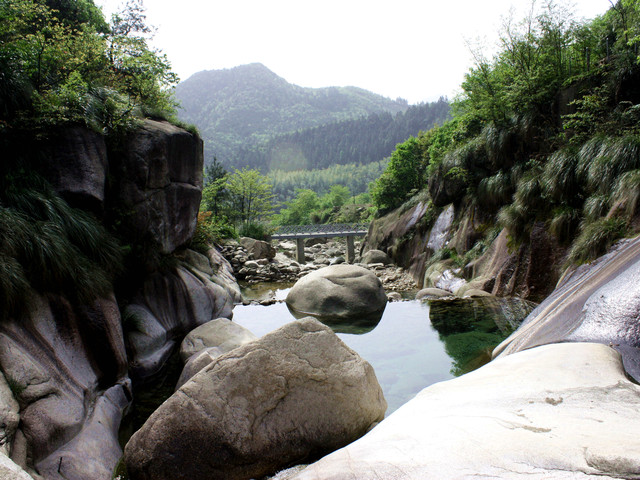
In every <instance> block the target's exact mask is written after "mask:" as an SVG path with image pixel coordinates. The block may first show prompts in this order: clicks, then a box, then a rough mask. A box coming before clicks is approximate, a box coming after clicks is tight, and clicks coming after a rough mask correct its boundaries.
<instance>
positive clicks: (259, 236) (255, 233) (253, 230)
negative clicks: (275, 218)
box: [239, 222, 273, 240]
mask: <svg viewBox="0 0 640 480" xmlns="http://www.w3.org/2000/svg"><path fill="white" fill-rule="evenodd" d="M272 232H273V229H272V228H271V227H269V226H268V225H266V224H264V223H261V222H249V223H245V224H243V225H242V226H241V227H240V232H239V236H241V237H249V238H255V239H256V240H266V239H267V238H268V237H269V235H271V233H272Z"/></svg>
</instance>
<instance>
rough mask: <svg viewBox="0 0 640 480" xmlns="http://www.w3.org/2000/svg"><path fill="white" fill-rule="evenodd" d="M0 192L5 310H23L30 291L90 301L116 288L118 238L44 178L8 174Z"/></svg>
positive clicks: (0, 306)
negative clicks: (55, 189) (74, 205)
mask: <svg viewBox="0 0 640 480" xmlns="http://www.w3.org/2000/svg"><path fill="white" fill-rule="evenodd" d="M2 184H3V185H2V186H3V189H2V192H1V193H0V236H1V237H2V238H3V239H5V241H4V242H2V245H1V247H0V271H1V272H2V274H1V275H0V287H1V288H0V292H1V294H0V311H1V312H3V314H4V315H12V314H16V313H17V312H19V311H21V310H22V309H23V308H24V306H25V305H26V303H27V302H28V297H29V295H30V294H31V292H33V291H36V292H40V293H45V292H51V293H64V294H65V295H67V296H71V297H72V299H76V300H77V301H80V302H84V303H87V302H90V301H92V300H94V299H95V298H97V297H100V296H104V295H108V294H109V292H111V291H112V282H113V280H114V278H115V277H116V275H118V274H119V273H120V272H121V271H122V268H123V267H122V252H121V249H120V247H119V245H118V243H117V242H116V240H115V239H114V238H113V237H112V236H111V235H110V234H109V233H108V232H107V231H106V230H105V229H104V228H103V227H102V225H101V224H100V223H99V222H97V221H96V220H95V219H94V218H93V217H92V216H91V215H89V214H88V213H86V212H84V211H82V210H78V209H75V208H72V207H70V206H69V205H68V204H67V203H66V202H65V201H64V200H63V199H62V198H60V197H58V196H57V195H56V194H55V193H53V192H52V191H51V189H50V188H49V187H48V186H47V185H46V184H45V183H44V182H43V181H42V180H40V179H38V178H36V177H33V176H26V175H23V174H21V175H19V176H11V177H8V176H6V177H4V178H3V179H2Z"/></svg>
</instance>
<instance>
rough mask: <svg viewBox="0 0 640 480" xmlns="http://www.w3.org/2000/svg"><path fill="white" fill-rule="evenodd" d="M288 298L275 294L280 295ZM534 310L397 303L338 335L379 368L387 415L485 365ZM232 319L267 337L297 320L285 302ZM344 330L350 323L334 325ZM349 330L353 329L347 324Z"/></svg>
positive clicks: (513, 305) (511, 305)
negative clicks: (433, 386) (375, 318)
mask: <svg viewBox="0 0 640 480" xmlns="http://www.w3.org/2000/svg"><path fill="white" fill-rule="evenodd" d="M283 295H285V296H286V293H284V292H276V296H277V297H278V298H283ZM532 308H533V304H530V303H529V302H523V301H522V300H519V299H494V298H486V299H485V298H479V299H469V300H466V299H465V300H453V301H443V300H438V301H434V302H432V303H431V304H429V303H423V302H420V301H416V300H412V301H405V302H394V303H389V304H387V307H386V309H385V311H384V313H383V315H382V318H381V319H380V320H379V322H378V323H376V322H375V321H374V323H373V324H369V325H364V326H362V325H361V326H359V327H358V329H357V330H358V331H361V332H364V333H360V334H356V333H337V334H338V336H339V337H340V338H341V339H342V340H343V341H344V342H345V343H346V344H347V345H349V346H350V347H351V348H352V349H353V350H355V351H356V352H358V354H360V356H362V357H363V358H365V359H366V360H367V361H368V362H369V363H371V365H372V366H373V368H374V369H375V372H376V376H377V377H378V381H379V382H380V385H381V386H382V390H383V391H384V395H385V398H386V399H387V403H388V404H389V408H388V409H387V415H388V414H390V413H392V412H393V411H394V410H396V409H397V408H398V407H400V406H401V405H402V404H404V403H406V402H407V401H409V400H410V399H411V398H413V397H414V396H415V395H416V394H417V393H418V392H419V391H420V390H422V389H423V388H425V387H427V386H429V385H431V384H433V383H436V382H440V381H443V380H448V379H450V378H453V377H454V376H456V375H460V374H463V373H466V372H468V371H471V370H473V369H475V368H478V367H480V366H481V365H483V364H484V363H486V362H488V361H489V360H490V353H491V350H492V349H493V347H494V346H496V345H497V344H498V343H500V342H501V341H502V339H504V338H506V337H507V336H508V335H509V334H510V333H511V332H512V331H513V330H514V329H515V328H517V326H518V325H519V324H520V322H521V321H522V320H523V319H524V317H525V316H526V315H527V314H528V312H529V311H530V310H531V309H532ZM233 321H235V322H237V323H239V324H240V325H243V326H244V327H246V328H248V329H249V330H250V331H252V332H253V333H254V334H255V335H258V336H262V335H264V334H265V333H268V332H271V331H273V330H275V329H276V328H278V327H280V326H282V325H284V324H286V323H288V322H291V321H295V318H294V317H293V316H292V315H291V313H290V312H289V310H288V308H287V306H286V304H285V303H277V304H274V305H270V306H267V307H263V306H257V305H256V306H254V305H250V306H237V307H236V308H235V309H234V315H233ZM329 326H331V327H332V328H333V329H334V330H335V331H337V332H341V331H345V325H331V324H330V325H329ZM347 329H348V328H347Z"/></svg>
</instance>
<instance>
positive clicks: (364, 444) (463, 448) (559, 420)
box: [286, 343, 640, 480]
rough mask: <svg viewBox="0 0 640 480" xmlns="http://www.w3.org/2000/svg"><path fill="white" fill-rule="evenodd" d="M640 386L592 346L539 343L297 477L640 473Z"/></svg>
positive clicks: (440, 392)
mask: <svg viewBox="0 0 640 480" xmlns="http://www.w3.org/2000/svg"><path fill="white" fill-rule="evenodd" d="M639 429H640V387H639V386H638V385H636V384H634V383H632V382H630V381H629V380H628V379H627V378H626V376H625V373H624V371H623V368H622V364H621V360H620V356H619V354H618V353H617V352H615V351H614V350H613V349H611V348H609V347H607V346H605V345H601V344H593V343H571V344H569V343H567V344H554V345H546V346H542V347H537V348H534V349H531V350H526V351H523V352H519V353H516V354H513V355H509V356H507V357H504V358H500V359H498V360H494V361H493V362H492V363H490V364H488V365H486V366H484V367H482V368H480V369H479V370H476V371H475V372H472V373H469V374H467V375H464V376H462V377H459V378H456V379H454V380H450V381H447V382H442V383H439V384H436V385H432V386H431V387H428V388H426V389H424V390H423V391H422V392H421V393H419V394H418V396H417V397H415V398H414V399H413V400H411V401H410V402H408V403H407V404H406V405H404V406H403V407H401V408H400V409H398V410H397V411H396V412H395V413H393V414H392V415H391V416H389V417H388V418H387V419H385V420H384V421H383V422H382V423H380V424H379V425H378V426H377V427H375V428H374V429H373V430H372V431H371V432H369V433H368V434H367V435H366V436H364V437H362V438H361V439H360V440H358V441H356V442H354V443H352V444H351V445H348V446H347V447H344V448H342V449H340V450H338V451H336V452H334V453H332V454H331V455H328V456H326V457H324V458H323V459H321V460H319V461H318V462H316V463H315V464H312V465H310V466H309V467H307V468H306V469H304V470H303V471H302V472H301V473H299V474H297V475H294V476H293V477H286V478H292V479H295V480H310V479H314V480H319V479H322V480H328V479H334V480H337V479H349V480H360V479H362V480H365V479H366V480H369V479H377V480H382V479H389V480H391V479H393V480H425V479H439V480H443V479H466V478H492V479H520V478H522V479H524V478H526V479H581V478H587V477H590V476H597V478H598V479H603V478H606V479H613V478H638V477H639V476H640V438H639V436H638V435H637V432H638V430H639Z"/></svg>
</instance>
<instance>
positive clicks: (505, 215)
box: [498, 203, 529, 244]
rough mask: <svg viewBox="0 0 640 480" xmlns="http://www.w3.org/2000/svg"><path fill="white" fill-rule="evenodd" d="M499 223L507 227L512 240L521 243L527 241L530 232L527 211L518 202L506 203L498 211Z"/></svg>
mask: <svg viewBox="0 0 640 480" xmlns="http://www.w3.org/2000/svg"><path fill="white" fill-rule="evenodd" d="M498 225H500V226H501V227H502V228H505V229H506V230H507V232H508V233H509V235H510V236H511V238H512V240H513V241H514V242H515V243H516V244H519V243H521V242H523V241H525V240H526V239H527V237H528V233H529V217H528V215H527V212H526V211H525V210H523V209H522V207H521V206H520V205H518V204H516V203H512V204H511V205H506V206H504V207H502V208H501V209H500V211H499V212H498Z"/></svg>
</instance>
